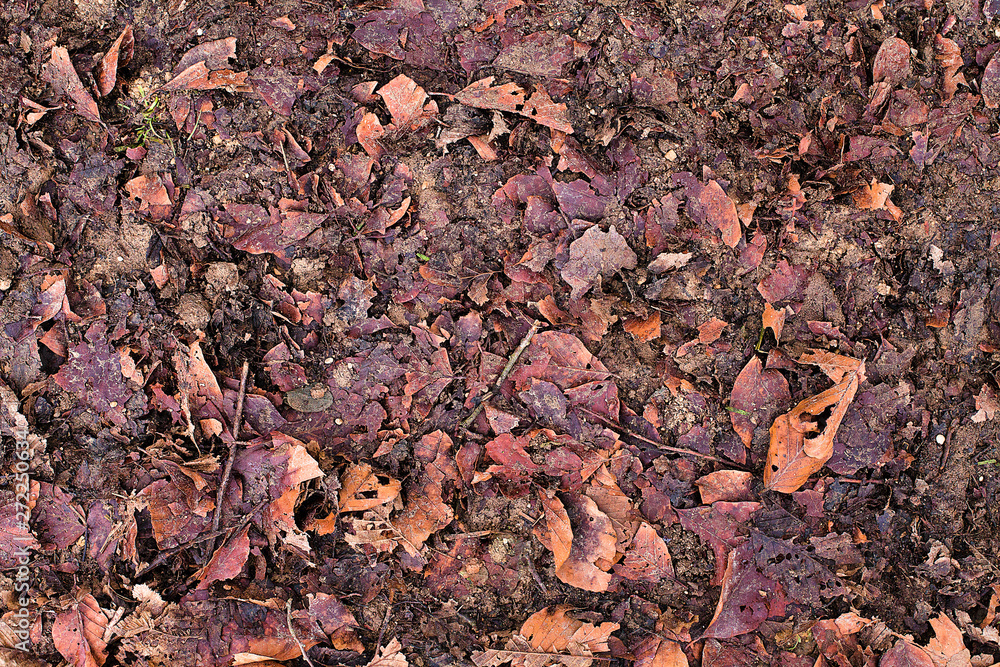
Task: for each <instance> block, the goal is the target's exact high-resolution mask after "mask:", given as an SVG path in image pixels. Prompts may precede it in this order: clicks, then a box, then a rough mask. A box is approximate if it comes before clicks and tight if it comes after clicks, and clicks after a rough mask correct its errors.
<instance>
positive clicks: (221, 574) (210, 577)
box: [195, 526, 250, 589]
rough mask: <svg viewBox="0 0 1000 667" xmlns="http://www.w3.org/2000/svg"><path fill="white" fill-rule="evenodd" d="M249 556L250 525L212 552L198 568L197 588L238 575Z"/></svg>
mask: <svg viewBox="0 0 1000 667" xmlns="http://www.w3.org/2000/svg"><path fill="white" fill-rule="evenodd" d="M248 558H250V527H249V526H246V527H245V528H243V530H241V531H240V532H239V533H238V534H236V535H235V536H233V537H232V539H230V540H228V541H227V542H225V543H224V544H223V545H222V546H221V547H219V549H218V550H217V551H216V552H215V553H214V554H212V559H211V560H210V561H208V564H207V565H206V566H205V567H203V568H201V569H200V570H198V572H197V573H196V574H195V577H196V578H197V579H198V588H199V589H202V588H208V587H209V586H211V585H212V584H213V583H215V582H216V581H225V580H226V579H232V578H233V577H237V576H239V574H240V572H242V571H243V566H244V565H246V564H247V559H248Z"/></svg>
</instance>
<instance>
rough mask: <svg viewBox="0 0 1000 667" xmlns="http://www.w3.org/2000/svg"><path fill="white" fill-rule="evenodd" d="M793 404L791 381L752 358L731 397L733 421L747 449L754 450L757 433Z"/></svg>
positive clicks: (739, 376) (736, 382)
mask: <svg viewBox="0 0 1000 667" xmlns="http://www.w3.org/2000/svg"><path fill="white" fill-rule="evenodd" d="M791 400H792V394H791V392H790V391H789V389H788V380H786V379H785V376H784V375H782V374H781V372H780V371H778V370H775V369H765V368H764V364H763V363H762V362H761V360H760V358H759V357H758V356H757V355H754V356H752V357H751V358H750V361H748V362H747V365H746V366H744V367H743V370H742V371H740V374H739V375H738V376H736V381H735V382H734V383H733V391H732V394H730V396H729V420H730V421H731V422H732V424H733V430H734V431H736V433H737V434H738V435H739V436H740V440H742V441H743V445H744V446H746V447H750V445H751V443H752V442H753V437H754V432H755V431H756V430H757V429H761V430H763V429H765V428H767V423H768V422H770V421H771V419H773V418H774V416H775V414H776V413H778V412H779V411H780V410H781V409H782V408H783V407H784V406H786V405H787V404H788V403H789V402H790V401H791Z"/></svg>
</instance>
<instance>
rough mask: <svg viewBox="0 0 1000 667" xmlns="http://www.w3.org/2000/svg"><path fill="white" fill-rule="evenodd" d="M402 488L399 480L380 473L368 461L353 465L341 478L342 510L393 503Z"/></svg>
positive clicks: (357, 509)
mask: <svg viewBox="0 0 1000 667" xmlns="http://www.w3.org/2000/svg"><path fill="white" fill-rule="evenodd" d="M401 489H402V484H400V483H399V480H397V479H393V478H392V477H388V476H386V475H378V474H377V473H376V472H375V471H374V470H372V467H371V466H370V465H368V464H367V463H358V464H354V465H351V466H349V467H348V468H347V470H346V471H345V472H344V475H343V477H341V479H340V511H341V512H363V511H365V510H370V509H372V508H373V507H378V506H379V505H384V504H386V503H391V502H392V501H393V500H395V499H396V498H397V497H398V496H399V492H400V490H401Z"/></svg>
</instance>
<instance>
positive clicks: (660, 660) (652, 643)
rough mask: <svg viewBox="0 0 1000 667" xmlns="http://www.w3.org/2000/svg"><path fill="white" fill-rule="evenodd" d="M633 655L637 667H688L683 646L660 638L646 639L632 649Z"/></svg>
mask: <svg viewBox="0 0 1000 667" xmlns="http://www.w3.org/2000/svg"><path fill="white" fill-rule="evenodd" d="M632 655H634V656H635V667H688V660H687V656H686V655H684V649H683V648H682V647H681V645H680V644H678V643H677V642H672V641H670V640H668V639H660V638H659V637H646V639H644V640H643V641H642V642H641V643H640V644H639V645H638V646H636V647H635V648H634V649H632ZM706 664H707V663H706Z"/></svg>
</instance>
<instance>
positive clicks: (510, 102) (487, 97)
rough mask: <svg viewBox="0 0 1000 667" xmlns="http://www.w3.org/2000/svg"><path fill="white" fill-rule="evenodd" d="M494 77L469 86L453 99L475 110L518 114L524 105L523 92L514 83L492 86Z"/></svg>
mask: <svg viewBox="0 0 1000 667" xmlns="http://www.w3.org/2000/svg"><path fill="white" fill-rule="evenodd" d="M493 79H494V77H492V76H488V77H486V78H485V79H480V80H478V81H474V82H473V83H471V84H469V85H468V86H466V87H465V88H463V89H462V90H460V91H458V92H457V93H455V99H456V100H458V101H459V102H461V103H462V104H464V105H466V106H469V107H476V108H477V109H496V110H498V111H510V112H513V113H520V109H521V107H522V105H524V91H523V90H522V89H521V88H520V87H519V86H518V85H517V84H516V83H505V84H502V85H499V86H494V85H492V84H493Z"/></svg>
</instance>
